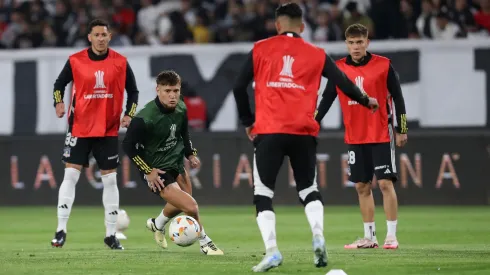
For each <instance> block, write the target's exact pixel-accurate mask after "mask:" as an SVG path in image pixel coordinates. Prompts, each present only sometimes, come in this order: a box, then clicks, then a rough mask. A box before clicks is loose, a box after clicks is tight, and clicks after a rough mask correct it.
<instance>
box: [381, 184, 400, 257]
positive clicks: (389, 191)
mask: <svg viewBox="0 0 490 275" xmlns="http://www.w3.org/2000/svg"><path fill="white" fill-rule="evenodd" d="M378 184H379V188H380V189H381V192H382V193H383V206H384V210H385V215H386V225H387V227H388V232H387V234H386V239H385V242H384V245H383V248H384V249H397V248H398V240H397V238H396V226H397V215H398V199H397V196H396V191H395V188H394V186H393V182H392V181H391V180H385V179H383V180H379V181H378Z"/></svg>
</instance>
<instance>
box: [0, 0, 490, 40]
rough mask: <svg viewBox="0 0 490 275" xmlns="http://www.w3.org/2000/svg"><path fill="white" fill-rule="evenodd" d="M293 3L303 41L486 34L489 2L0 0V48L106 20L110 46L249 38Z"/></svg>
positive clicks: (65, 35)
mask: <svg viewBox="0 0 490 275" xmlns="http://www.w3.org/2000/svg"><path fill="white" fill-rule="evenodd" d="M290 1H295V2H297V3H299V4H300V5H301V6H302V8H303V10H304V21H305V22H306V29H305V31H304V33H303V34H302V36H303V37H304V38H305V39H306V40H309V41H314V42H322V41H337V40H343V39H344V37H343V36H344V35H343V33H344V30H345V29H346V27H347V26H349V25H350V24H353V23H362V24H364V25H366V26H367V27H368V28H369V30H370V38H371V39H404V38H411V39H457V38H472V37H482V36H489V33H490V0H137V1H134V0H133V2H131V1H126V0H45V1H42V0H0V47H1V48H36V47H73V46H85V45H88V44H87V43H88V41H87V24H88V23H89V22H90V20H92V19H94V18H101V19H105V20H107V21H108V22H109V23H110V24H111V32H112V34H113V39H112V42H111V45H112V46H129V45H156V44H180V43H227V42H244V41H256V40H259V39H263V38H267V37H269V36H272V35H274V34H275V27H274V10H275V8H276V7H277V6H278V5H279V4H281V3H285V2H290Z"/></svg>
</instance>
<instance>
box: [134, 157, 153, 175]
mask: <svg viewBox="0 0 490 275" xmlns="http://www.w3.org/2000/svg"><path fill="white" fill-rule="evenodd" d="M133 161H134V162H135V163H136V165H138V168H139V169H140V170H141V171H143V172H144V173H145V174H149V173H151V168H150V166H148V164H146V163H145V162H144V161H143V160H142V159H141V157H140V156H135V157H133Z"/></svg>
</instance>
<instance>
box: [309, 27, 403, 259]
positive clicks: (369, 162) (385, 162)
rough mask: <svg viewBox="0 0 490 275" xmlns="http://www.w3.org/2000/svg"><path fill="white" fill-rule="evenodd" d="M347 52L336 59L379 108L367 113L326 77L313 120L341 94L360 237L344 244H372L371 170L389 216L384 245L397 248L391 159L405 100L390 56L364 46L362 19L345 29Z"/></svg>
mask: <svg viewBox="0 0 490 275" xmlns="http://www.w3.org/2000/svg"><path fill="white" fill-rule="evenodd" d="M345 37H346V43H347V50H348V52H349V55H348V56H347V57H346V58H343V59H340V60H338V61H337V62H336V63H337V65H338V66H339V67H340V68H341V70H343V71H344V73H345V74H346V75H347V76H349V78H350V79H352V80H354V81H355V82H356V83H357V85H358V86H359V87H360V88H361V90H362V91H363V92H364V93H366V94H368V95H369V96H372V97H375V98H376V99H377V100H378V101H379V104H380V106H381V108H380V110H379V112H377V113H376V114H371V113H369V111H367V110H366V109H364V108H362V107H361V106H359V105H357V103H356V102H353V101H351V100H350V99H349V98H347V97H345V96H344V95H343V94H342V93H339V92H340V91H342V90H343V88H342V87H339V85H338V83H336V82H335V80H334V81H329V82H328V84H327V87H326V89H325V91H324V93H323V96H322V100H321V102H320V105H319V107H318V114H317V116H316V120H317V121H318V122H320V121H321V120H322V118H323V117H324V116H325V114H326V113H327V111H328V109H329V108H330V106H331V105H332V103H333V102H334V100H335V98H336V97H337V94H338V95H339V100H340V106H341V108H342V113H343V117H344V125H345V143H347V144H348V163H349V169H350V181H352V182H354V183H355V186H356V190H357V194H358V197H359V206H360V208H361V214H362V219H363V220H364V238H362V239H359V240H356V241H355V242H354V243H352V244H349V245H346V246H345V248H347V249H357V248H376V247H378V241H377V240H376V227H375V225H374V199H373V194H372V191H371V185H370V183H371V180H372V178H373V174H374V175H376V178H377V180H378V183H379V187H380V189H381V192H382V193H383V204H384V210H385V214H386V219H387V222H386V223H387V226H388V234H387V236H386V239H385V242H384V246H383V247H384V248H385V249H396V248H398V241H397V239H396V226H397V212H398V209H397V208H398V203H397V197H396V193H395V189H394V187H393V183H394V182H396V180H397V172H396V164H395V145H394V143H395V140H396V144H397V145H398V146H404V145H405V143H406V142H407V119H406V117H407V116H406V111H405V101H404V99H403V94H402V91H401V87H400V83H399V81H398V74H397V73H396V72H395V70H394V69H393V66H392V65H391V61H390V60H389V59H388V58H386V57H383V56H379V55H375V54H371V53H369V52H368V51H367V47H368V45H369V40H368V30H367V28H366V27H365V26H363V25H361V24H354V25H351V26H350V27H348V28H347V30H346V31H345ZM392 101H393V102H394V103H395V109H396V119H397V122H398V127H397V130H398V133H397V134H396V138H395V137H394V136H393V127H392V123H391V121H392V120H393V119H392V111H391V105H392Z"/></svg>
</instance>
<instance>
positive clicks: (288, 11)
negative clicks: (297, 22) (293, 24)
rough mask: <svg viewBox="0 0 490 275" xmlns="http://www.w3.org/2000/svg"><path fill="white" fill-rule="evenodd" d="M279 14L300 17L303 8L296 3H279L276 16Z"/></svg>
mask: <svg viewBox="0 0 490 275" xmlns="http://www.w3.org/2000/svg"><path fill="white" fill-rule="evenodd" d="M279 16H286V17H288V18H290V19H302V18H303V10H302V9H301V7H300V6H299V5H298V4H296V3H292V2H290V3H286V4H283V5H280V6H279V7H278V8H277V9H276V18H278V17H279Z"/></svg>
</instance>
